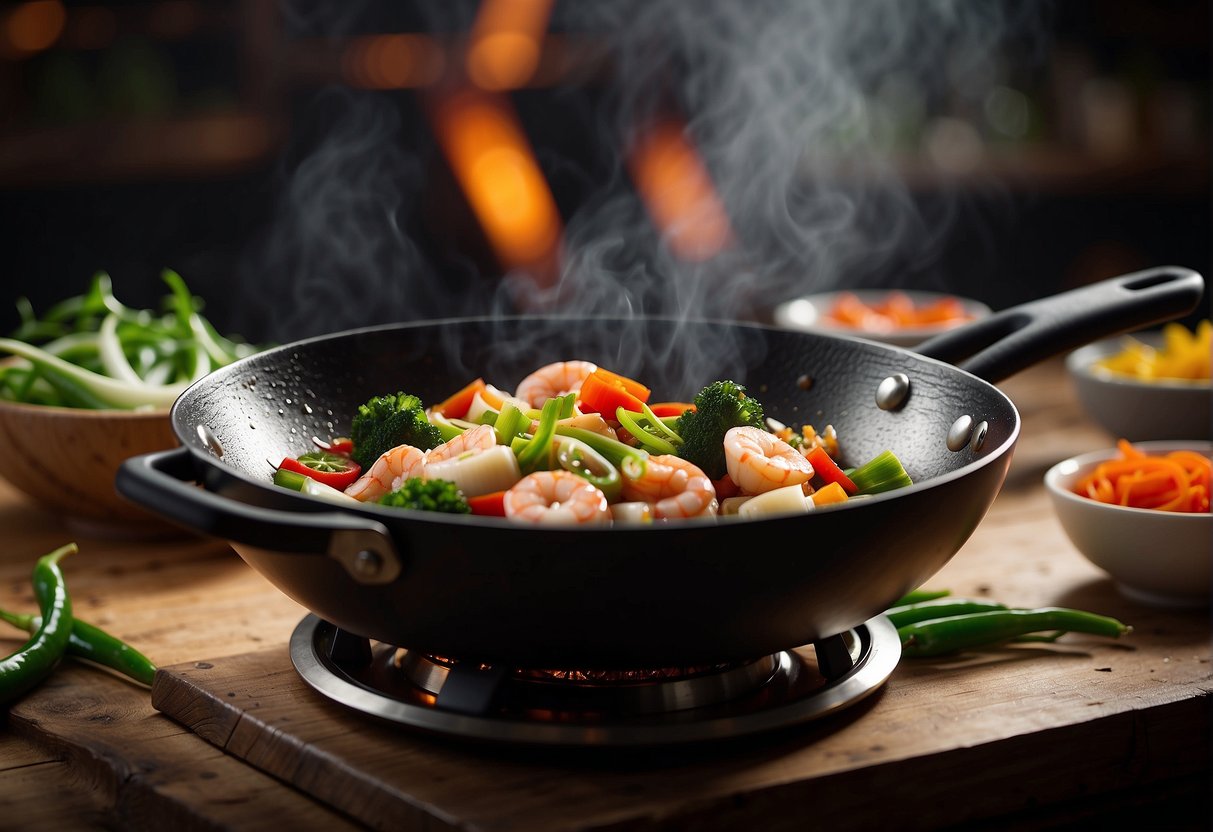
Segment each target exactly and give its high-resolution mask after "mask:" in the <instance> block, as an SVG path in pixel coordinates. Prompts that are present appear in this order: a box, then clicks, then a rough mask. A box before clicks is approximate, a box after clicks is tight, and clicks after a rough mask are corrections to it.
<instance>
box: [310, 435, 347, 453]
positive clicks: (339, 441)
mask: <svg viewBox="0 0 1213 832" xmlns="http://www.w3.org/2000/svg"><path fill="white" fill-rule="evenodd" d="M312 441H313V442H314V443H315V444H316V447H318V448H319V449H320V450H322V451H328V452H329V453H330V454H340V455H341V456H349V455H350V454H352V453H353V452H354V440H353V439H350V438H349V437H348V436H338V437H337V438H336V439H330V440H329V441H328V442H325V441H324V440H322V439H318V438H317V437H315V436H313V437H312Z"/></svg>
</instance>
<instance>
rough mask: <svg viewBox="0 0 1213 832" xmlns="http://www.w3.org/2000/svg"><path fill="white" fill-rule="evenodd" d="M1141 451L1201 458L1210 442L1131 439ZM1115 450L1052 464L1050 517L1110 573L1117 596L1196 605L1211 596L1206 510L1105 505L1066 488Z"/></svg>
mask: <svg viewBox="0 0 1213 832" xmlns="http://www.w3.org/2000/svg"><path fill="white" fill-rule="evenodd" d="M1134 444H1135V445H1136V447H1138V448H1140V449H1141V450H1142V451H1144V452H1145V453H1148V454H1163V453H1166V452H1167V451H1173V450H1178V449H1181V448H1187V449H1190V450H1194V451H1197V452H1199V453H1202V454H1205V455H1208V454H1210V453H1211V452H1213V443H1210V442H1193V441H1185V442H1168V441H1157V442H1137V443H1134ZM1119 456H1120V452H1119V451H1118V450H1117V449H1116V448H1108V449H1105V450H1101V451H1092V452H1091V453H1087V454H1081V455H1079V456H1075V457H1072V458H1070V459H1067V460H1064V461H1062V462H1059V463H1057V464H1056V465H1054V466H1053V467H1052V468H1050V469H1049V470H1048V471H1047V472H1046V473H1045V477H1044V482H1045V488H1046V490H1047V491H1048V493H1049V497H1050V499H1051V500H1052V501H1053V509H1054V511H1055V512H1056V513H1057V519H1058V520H1059V521H1060V522H1061V526H1062V528H1063V529H1064V530H1065V533H1066V534H1067V535H1068V536H1069V538H1070V540H1071V542H1073V544H1074V546H1075V547H1076V548H1077V549H1078V551H1079V552H1081V553H1082V554H1083V555H1084V556H1085V557H1086V558H1087V560H1089V561H1091V563H1093V564H1095V565H1096V566H1098V567H1099V568H1100V569H1102V570H1103V571H1105V572H1107V573H1108V575H1109V576H1111V578H1112V580H1113V581H1115V582H1116V586H1117V588H1118V589H1119V590H1120V592H1121V594H1123V595H1124V596H1125V597H1127V598H1129V599H1131V600H1134V601H1138V602H1141V603H1145V604H1150V605H1153V606H1166V607H1176V608H1199V607H1206V606H1208V605H1209V600H1210V595H1211V593H1213V569H1211V566H1213V514H1210V513H1209V512H1204V513H1202V514H1191V513H1181V512H1171V511H1157V510H1154V509H1140V508H1127V507H1124V506H1114V505H1108V504H1106V503H1101V502H1099V501H1097V500H1092V499H1089V498H1087V497H1081V496H1079V495H1078V494H1075V493H1074V492H1073V491H1072V490H1071V488H1072V487H1073V485H1074V483H1076V482H1077V481H1078V480H1079V479H1080V478H1081V477H1082V476H1084V475H1085V474H1087V473H1089V472H1090V471H1091V470H1092V469H1093V468H1095V466H1096V465H1098V464H1099V463H1100V462H1104V461H1106V460H1109V459H1117V458H1119Z"/></svg>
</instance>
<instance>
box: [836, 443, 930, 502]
mask: <svg viewBox="0 0 1213 832" xmlns="http://www.w3.org/2000/svg"><path fill="white" fill-rule="evenodd" d="M846 473H847V476H848V477H850V478H851V482H853V483H855V488H856V489H857V493H859V494H879V493H881V492H882V491H892V490H893V489H894V488H904V487H905V486H907V485H913V484H914V482H913V480H911V479H910V475H909V474H907V473H906V469H905V468H904V467H902V464H901V460H899V459H898V458H897V456H896V455H895V454H894V453H893V452H892V451H881V452H880V453H879V454H877V455H876V456H875V457H873V458H872V459H871V460H869V461H868V462H865V463H864V464H863V465H860V466H859V467H858V468H852V469H851V470H849V471H847V472H846Z"/></svg>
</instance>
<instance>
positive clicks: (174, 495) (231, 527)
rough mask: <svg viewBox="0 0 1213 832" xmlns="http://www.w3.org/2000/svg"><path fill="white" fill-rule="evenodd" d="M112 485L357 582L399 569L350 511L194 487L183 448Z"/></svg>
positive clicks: (389, 550) (180, 519) (214, 531)
mask: <svg viewBox="0 0 1213 832" xmlns="http://www.w3.org/2000/svg"><path fill="white" fill-rule="evenodd" d="M114 485H115V487H116V488H117V490H118V492H119V493H120V494H122V495H123V496H124V497H126V498H127V499H128V500H130V501H132V502H134V503H137V504H138V505H140V506H142V507H144V508H146V509H148V510H150V511H152V512H155V513H157V514H160V515H163V516H164V517H166V518H168V519H169V520H171V521H173V522H175V523H177V524H179V525H181V526H184V527H186V528H188V529H192V530H194V531H198V532H201V533H203V534H206V535H212V536H214V537H219V538H222V539H224V540H228V541H231V542H234V543H243V544H247V545H249V546H256V547H262V548H265V549H270V550H273V551H279V552H291V553H297V554H302V555H324V556H327V557H332V558H334V559H336V560H337V561H339V562H341V563H342V565H344V566H345V567H346V569H347V570H348V571H349V572H350V573H351V574H352V575H353V576H354V577H355V578H356V579H357V580H358V581H360V582H362V583H387V582H389V581H391V580H394V579H395V578H396V576H397V575H399V574H400V571H401V560H400V557H399V555H398V554H397V552H396V549H395V545H394V544H393V541H392V535H391V532H389V531H388V528H387V526H385V525H384V524H382V523H380V522H378V521H376V520H372V519H370V518H367V517H360V516H358V515H357V514H352V513H349V512H339V511H324V512H304V511H282V510H279V509H272V508H266V507H263V506H253V505H248V504H246V503H242V502H240V501H238V500H232V499H229V498H227V497H223V496H221V495H219V494H215V493H214V492H211V491H207V490H206V489H205V488H200V487H198V484H197V477H196V475H195V471H194V466H193V463H192V461H191V459H190V451H189V449H188V448H185V447H177V448H173V449H171V450H167V451H156V452H154V453H149V454H142V455H140V456H135V457H131V458H129V459H127V460H125V461H124V462H123V463H122V465H121V466H119V468H118V473H117V476H116V477H115V479H114Z"/></svg>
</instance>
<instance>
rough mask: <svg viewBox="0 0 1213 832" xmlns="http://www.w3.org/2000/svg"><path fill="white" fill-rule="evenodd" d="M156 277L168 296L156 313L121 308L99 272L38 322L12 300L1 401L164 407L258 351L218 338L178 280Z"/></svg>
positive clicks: (0, 342)
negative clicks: (15, 322)
mask: <svg viewBox="0 0 1213 832" xmlns="http://www.w3.org/2000/svg"><path fill="white" fill-rule="evenodd" d="M161 277H162V278H163V280H164V281H165V283H167V284H168V286H169V288H170V290H171V293H170V294H169V295H168V296H166V298H165V300H164V307H165V312H162V313H158V312H153V311H152V310H149V309H133V308H131V307H128V306H126V305H125V304H123V303H122V302H121V301H119V300H118V299H117V298H116V297H115V296H114V293H113V287H112V283H111V281H110V278H109V275H107V274H105V273H104V272H99V273H98V274H96V275H95V276H94V277H93V279H92V282H91V283H90V285H89V288H88V291H86V292H85V293H84V294H82V295H77V296H75V297H71V298H68V299H66V300H64V301H60V302H59V303H57V304H55V305H54V306H53V307H51V309H50V310H49V311H48V312H47V313H46V314H45V315H43V316H42V317H41V318H39V317H38V316H37V315H36V314H35V313H34V310H33V306H32V305H31V304H30V303H29V301H28V300H27V299H25V298H19V299H18V301H17V310H18V312H19V314H20V315H21V325H20V326H18V327H17V329H16V330H15V331H14V332H13V333H12V337H11V338H0V352H4V353H8V354H10V355H13V356H16V358H17V360H15V361H12V362H9V363H8V364H6V365H5V366H4V367H0V398H5V399H9V400H12V401H20V402H25V403H28V404H42V405H55V406H60V407H79V408H91V409H106V408H118V409H124V410H133V409H137V408H161V407H168V406H169V405H171V404H172V403H173V402H174V401H175V400H176V398H177V396H179V395H180V394H181V393H182V392H183V391H184V390H185V388H186V387H188V386H189V385H190V384H192V383H193V382H195V381H197V380H198V379H200V378H202V377H203V376H204V375H206V374H207V373H209V372H210V371H211V370H213V369H215V368H216V367H221V366H224V365H226V364H230V363H231V362H233V361H235V360H236V359H238V358H243V357H244V356H246V355H251V354H252V353H254V352H256V351H257V350H258V349H259V348H258V347H255V346H253V345H251V344H247V343H244V342H242V341H239V340H234V339H230V338H225V337H223V336H221V335H219V334H218V333H217V332H216V331H215V328H214V326H213V325H212V324H211V323H210V322H209V321H208V320H207V319H206V318H204V317H203V316H202V314H201V311H200V310H201V309H202V300H201V299H200V298H199V297H197V296H196V295H193V294H191V293H190V291H189V289H188V287H186V285H185V281H184V280H182V278H181V276H180V275H179V274H177V273H176V272H174V271H171V270H167V269H166V270H165V271H164V272H162V273H161Z"/></svg>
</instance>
